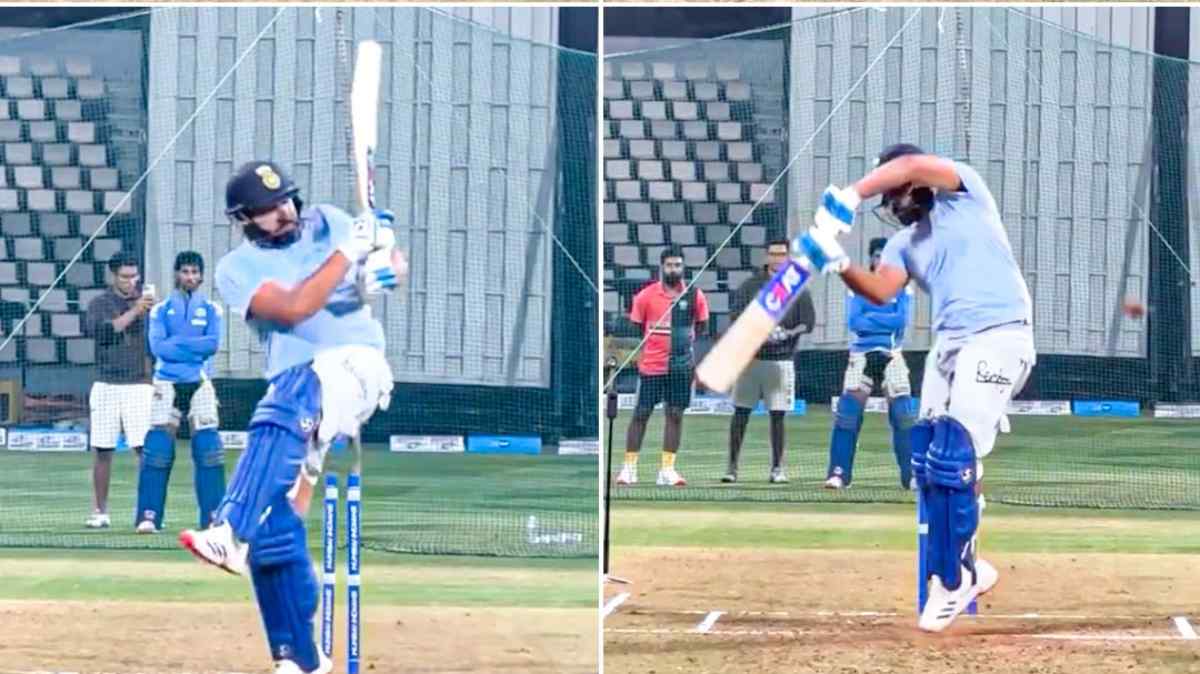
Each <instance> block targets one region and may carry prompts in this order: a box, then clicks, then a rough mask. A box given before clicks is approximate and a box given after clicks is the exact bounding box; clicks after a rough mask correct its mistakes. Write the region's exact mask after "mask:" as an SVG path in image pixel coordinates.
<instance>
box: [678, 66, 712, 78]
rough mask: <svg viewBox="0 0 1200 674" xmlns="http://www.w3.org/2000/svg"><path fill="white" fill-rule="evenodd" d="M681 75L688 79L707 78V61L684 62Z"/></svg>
mask: <svg viewBox="0 0 1200 674" xmlns="http://www.w3.org/2000/svg"><path fill="white" fill-rule="evenodd" d="M683 77H684V78H685V79H689V80H703V79H707V78H708V64H707V63H696V62H693V63H685V64H684V66H683Z"/></svg>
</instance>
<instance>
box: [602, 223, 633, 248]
mask: <svg viewBox="0 0 1200 674" xmlns="http://www.w3.org/2000/svg"><path fill="white" fill-rule="evenodd" d="M604 243H629V227H627V226H626V225H625V223H623V222H610V223H608V224H606V225H604Z"/></svg>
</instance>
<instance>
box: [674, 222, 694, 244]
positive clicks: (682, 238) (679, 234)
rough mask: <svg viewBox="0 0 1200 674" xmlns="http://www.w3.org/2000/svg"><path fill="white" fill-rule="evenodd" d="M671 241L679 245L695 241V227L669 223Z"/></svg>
mask: <svg viewBox="0 0 1200 674" xmlns="http://www.w3.org/2000/svg"><path fill="white" fill-rule="evenodd" d="M671 243H673V244H676V245H679V246H688V245H692V244H694V243H696V228H695V227H693V226H691V225H671Z"/></svg>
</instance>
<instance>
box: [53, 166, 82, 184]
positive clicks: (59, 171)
mask: <svg viewBox="0 0 1200 674" xmlns="http://www.w3.org/2000/svg"><path fill="white" fill-rule="evenodd" d="M81 175H82V173H81V169H80V168H79V167H77V166H55V167H53V168H51V169H50V185H51V186H52V187H54V188H55V189H59V190H77V189H79V187H80V185H81V184H82V183H81V182H80V179H79V178H80V176H81Z"/></svg>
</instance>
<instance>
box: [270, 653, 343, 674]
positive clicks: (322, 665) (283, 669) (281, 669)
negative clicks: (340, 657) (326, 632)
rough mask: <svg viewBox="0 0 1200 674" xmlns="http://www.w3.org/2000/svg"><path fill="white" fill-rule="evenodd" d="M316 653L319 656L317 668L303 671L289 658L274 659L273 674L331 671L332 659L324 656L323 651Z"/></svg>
mask: <svg viewBox="0 0 1200 674" xmlns="http://www.w3.org/2000/svg"><path fill="white" fill-rule="evenodd" d="M318 655H319V656H320V657H321V660H320V662H319V663H318V664H317V668H316V669H314V670H312V671H311V672H305V671H304V670H303V669H300V665H297V664H296V663H295V662H293V661H291V660H276V661H275V672H274V674H329V673H330V672H332V671H333V660H330V659H329V658H327V657H325V654H324V653H318Z"/></svg>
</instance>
